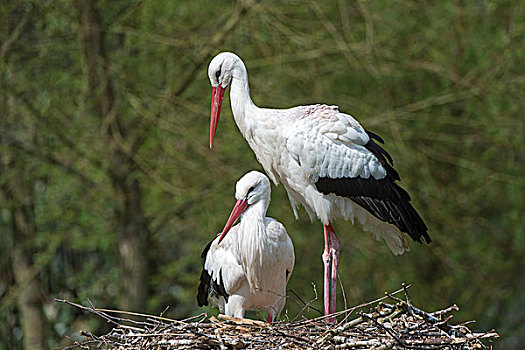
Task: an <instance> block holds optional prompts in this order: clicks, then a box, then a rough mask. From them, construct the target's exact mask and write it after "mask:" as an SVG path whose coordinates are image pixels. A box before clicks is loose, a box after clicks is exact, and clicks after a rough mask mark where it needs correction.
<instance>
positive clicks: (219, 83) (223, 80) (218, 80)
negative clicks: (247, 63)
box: [208, 52, 242, 148]
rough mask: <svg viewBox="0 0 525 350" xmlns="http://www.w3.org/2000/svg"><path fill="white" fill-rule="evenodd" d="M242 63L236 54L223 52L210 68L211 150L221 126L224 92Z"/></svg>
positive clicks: (212, 62) (211, 63) (214, 59)
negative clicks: (218, 128)
mask: <svg viewBox="0 0 525 350" xmlns="http://www.w3.org/2000/svg"><path fill="white" fill-rule="evenodd" d="M239 62H241V65H242V61H241V59H240V58H239V56H237V55H236V54H234V53H231V52H221V53H220V54H218V55H217V56H215V57H214V58H213V59H212V60H211V62H210V65H209V66H208V78H210V83H211V87H212V95H211V119H210V148H211V147H212V146H213V139H214V138H215V132H216V131H217V125H218V124H219V115H220V114H221V106H222V99H223V98H224V92H225V91H226V88H227V87H228V85H230V83H231V82H232V79H233V74H234V70H235V68H236V67H237V65H238V64H239Z"/></svg>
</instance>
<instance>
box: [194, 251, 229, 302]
mask: <svg viewBox="0 0 525 350" xmlns="http://www.w3.org/2000/svg"><path fill="white" fill-rule="evenodd" d="M212 243H213V241H211V242H210V243H208V244H207V245H206V247H205V248H204V250H203V251H202V254H201V258H202V259H206V256H207V255H208V252H209V250H210V247H211V244H212ZM205 261H206V260H205ZM219 279H220V283H217V280H214V279H212V278H211V274H210V273H209V272H208V270H206V269H205V268H204V266H203V267H202V272H201V278H200V281H201V282H200V284H199V290H198V292H197V304H198V305H199V306H206V305H208V297H209V296H210V294H213V295H214V296H215V297H216V298H219V297H223V298H224V299H225V300H226V301H228V297H229V295H228V293H226V289H225V287H224V279H223V278H222V269H221V270H219Z"/></svg>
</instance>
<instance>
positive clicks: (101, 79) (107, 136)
mask: <svg viewBox="0 0 525 350" xmlns="http://www.w3.org/2000/svg"><path fill="white" fill-rule="evenodd" d="M76 4H77V8H78V12H79V18H80V39H81V44H82V52H83V54H84V63H85V74H86V76H87V81H88V86H89V92H90V95H91V97H92V99H93V101H94V109H95V111H96V113H97V114H98V116H99V117H100V120H101V126H102V139H103V142H104V147H105V149H107V151H108V152H107V157H108V159H107V160H108V162H107V163H108V176H109V177H110V179H111V184H112V187H113V190H114V193H115V206H114V229H115V230H116V232H117V233H118V235H119V241H118V251H119V259H120V272H121V273H120V278H121V279H120V287H121V294H120V296H121V297H120V307H121V308H123V309H126V310H134V311H144V310H145V307H146V301H147V293H148V261H147V251H148V248H147V247H148V237H149V231H148V226H147V224H146V219H145V217H144V212H143V210H142V196H141V191H140V186H139V182H138V180H137V178H136V176H135V167H134V163H133V161H132V159H130V157H129V156H128V155H127V154H126V153H125V152H124V151H123V150H122V148H121V145H119V142H118V140H121V139H125V138H126V137H127V136H129V135H126V133H128V132H130V130H126V128H125V127H123V126H122V125H121V122H120V118H119V116H118V115H117V113H116V112H115V111H114V110H113V107H114V104H115V95H114V91H113V85H112V82H111V77H110V74H109V62H108V58H107V54H106V50H105V33H106V31H105V28H104V24H103V23H102V20H101V17H100V13H99V12H98V9H97V7H96V2H95V1H94V0H78V1H77V3H76Z"/></svg>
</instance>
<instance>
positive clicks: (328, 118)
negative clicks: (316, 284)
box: [208, 52, 430, 322]
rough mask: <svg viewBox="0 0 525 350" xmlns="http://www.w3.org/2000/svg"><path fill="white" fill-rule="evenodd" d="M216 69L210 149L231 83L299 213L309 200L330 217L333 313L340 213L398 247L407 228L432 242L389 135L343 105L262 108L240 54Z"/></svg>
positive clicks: (249, 128)
mask: <svg viewBox="0 0 525 350" xmlns="http://www.w3.org/2000/svg"><path fill="white" fill-rule="evenodd" d="M208 76H209V79H210V82H211V85H212V88H213V90H212V102H211V121H210V148H211V146H212V144H213V139H214V137H215V132H216V130H217V124H218V122H219V115H220V111H221V105H222V99H223V97H224V92H225V90H226V88H227V87H228V86H231V89H230V100H231V108H232V111H233V116H234V119H235V122H236V123H237V126H238V127H239V130H240V131H241V133H242V135H243V136H244V138H245V139H246V141H248V144H249V145H250V147H251V149H252V150H253V151H254V153H255V155H256V157H257V160H258V161H259V162H260V163H261V165H262V166H263V168H264V170H265V171H266V173H267V174H268V176H269V177H270V178H271V179H272V181H273V182H274V183H275V184H276V185H277V184H279V183H282V184H283V185H284V188H285V189H286V192H287V193H288V198H289V200H290V204H291V205H292V208H293V210H294V214H295V216H296V217H297V210H296V209H297V206H298V205H299V204H301V205H302V206H303V207H304V208H305V209H306V212H307V213H308V214H309V216H310V218H311V219H313V217H314V216H317V217H318V218H319V219H320V220H321V222H322V223H323V226H324V237H325V250H324V252H323V255H322V259H323V263H324V306H325V309H324V310H325V314H326V315H328V314H333V313H334V312H335V309H336V278H337V265H338V261H339V251H340V244H339V239H338V238H337V236H336V234H335V232H334V229H333V227H332V224H331V221H332V220H333V219H335V218H336V217H338V216H342V217H343V218H345V219H350V220H352V222H354V220H355V219H357V221H359V222H360V223H361V225H362V226H363V229H364V230H365V231H370V232H372V233H374V234H375V236H376V237H377V238H379V237H382V238H383V239H384V240H385V241H386V243H387V245H388V247H389V248H390V250H391V251H392V252H393V253H394V254H401V253H403V252H404V251H406V250H409V246H408V242H407V241H406V238H405V236H404V235H403V232H405V233H407V234H408V235H409V236H410V237H411V238H412V239H413V240H415V241H417V242H420V243H422V242H423V240H425V241H426V242H427V243H430V237H429V235H428V233H427V226H426V225H425V223H424V222H423V220H422V219H421V217H420V216H419V214H418V213H417V212H416V210H415V209H414V207H413V206H412V205H411V204H410V196H409V195H408V193H407V192H406V191H405V190H404V189H402V188H401V187H400V186H399V185H398V184H397V183H396V180H400V178H399V175H398V173H397V172H396V171H395V170H394V168H393V161H392V158H391V157H390V155H389V154H388V153H387V152H386V151H385V150H384V149H383V148H382V147H381V146H380V145H379V144H377V143H376V142H375V141H377V142H380V143H384V142H383V140H382V139H381V137H379V136H378V135H376V134H374V133H372V132H370V131H367V130H365V129H363V127H362V126H361V125H359V123H358V122H357V121H356V120H355V119H354V118H353V117H352V116H350V115H348V114H344V113H341V112H340V111H339V110H338V107H337V106H327V105H320V104H316V105H310V106H298V107H293V108H290V109H266V108H259V107H257V106H256V105H255V104H254V103H253V102H252V100H251V98H250V91H249V87H248V74H247V71H246V67H245V65H244V63H243V62H242V60H241V59H240V58H239V57H238V56H237V55H235V54H233V53H230V52H223V53H220V54H218V55H217V56H215V57H214V58H213V59H212V61H211V62H210V65H209V67H208ZM330 265H331V275H330ZM330 284H331V286H330ZM329 294H330V296H329ZM328 321H329V322H335V318H329V319H328Z"/></svg>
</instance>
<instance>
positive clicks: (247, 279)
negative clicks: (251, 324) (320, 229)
mask: <svg viewBox="0 0 525 350" xmlns="http://www.w3.org/2000/svg"><path fill="white" fill-rule="evenodd" d="M235 198H237V203H235V206H234V207H233V210H232V212H231V214H230V217H229V219H228V221H227V222H226V225H225V226H224V229H223V230H222V233H221V234H220V236H218V237H217V238H215V239H214V240H213V241H211V242H210V243H208V245H207V246H206V248H204V251H203V252H202V258H204V259H205V262H204V268H203V270H202V274H201V278H200V280H201V282H200V285H199V292H198V294H197V302H198V304H199V306H204V305H208V301H211V303H212V305H213V306H218V307H219V310H220V312H222V313H225V314H226V315H228V316H234V317H241V318H242V317H244V312H245V311H246V310H261V309H262V310H265V311H266V312H267V314H268V322H270V323H271V322H273V321H275V320H278V319H279V315H280V314H281V311H282V310H283V308H284V304H285V302H286V284H287V283H288V280H289V279H290V275H291V274H292V271H293V267H294V262H295V256H294V250H293V245H292V241H291V239H290V237H289V236H288V234H287V233H286V229H285V228H284V226H283V225H282V224H281V223H280V222H279V221H277V220H275V219H272V218H269V217H266V210H267V209H268V204H269V203H270V181H269V180H268V178H267V177H266V176H265V175H264V174H262V173H260V172H258V171H251V172H249V173H248V174H246V175H244V176H243V177H242V178H241V179H240V180H239V181H238V182H237V186H236V191H235ZM241 215H242V216H241ZM239 217H241V221H240V223H239V224H237V225H235V226H233V227H232V225H233V224H234V223H235V221H237V219H238V218H239ZM228 232H229V233H230V234H229V235H228V236H226V234H227V233H228Z"/></svg>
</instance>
